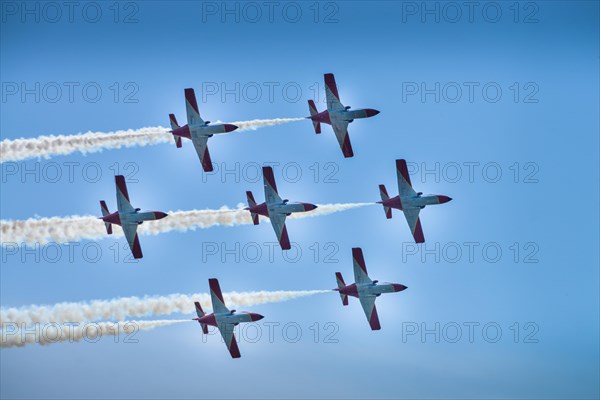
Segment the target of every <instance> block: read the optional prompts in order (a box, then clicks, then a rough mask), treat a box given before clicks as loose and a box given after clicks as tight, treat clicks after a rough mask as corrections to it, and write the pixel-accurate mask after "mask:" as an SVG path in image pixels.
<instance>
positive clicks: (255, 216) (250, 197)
mask: <svg viewBox="0 0 600 400" xmlns="http://www.w3.org/2000/svg"><path fill="white" fill-rule="evenodd" d="M246 198H247V199H248V207H254V206H256V200H254V195H253V194H252V192H251V191H247V192H246ZM250 215H251V216H252V222H253V223H254V225H258V223H259V220H258V214H257V213H253V212H252V211H250Z"/></svg>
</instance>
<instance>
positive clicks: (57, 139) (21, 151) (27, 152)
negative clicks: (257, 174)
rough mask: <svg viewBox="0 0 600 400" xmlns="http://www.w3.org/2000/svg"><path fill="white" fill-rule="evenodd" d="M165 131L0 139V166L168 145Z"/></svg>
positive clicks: (258, 124) (249, 124)
mask: <svg viewBox="0 0 600 400" xmlns="http://www.w3.org/2000/svg"><path fill="white" fill-rule="evenodd" d="M303 119H304V118H274V119H255V120H251V121H237V122H232V124H234V125H237V126H238V127H239V129H237V131H236V132H238V131H245V130H256V129H258V128H262V127H265V126H273V125H280V124H286V123H288V122H293V121H301V120H303ZM169 131H170V129H169V128H163V127H162V126H157V127H149V128H141V129H129V130H124V131H116V132H87V133H79V134H76V135H47V136H38V137H36V138H30V139H25V138H21V139H4V140H3V141H1V142H0V163H2V162H7V161H20V160H27V159H29V158H37V157H43V158H50V157H51V156H55V155H67V154H71V153H74V152H77V151H78V152H80V153H83V154H86V153H94V152H98V151H102V150H105V149H119V148H121V147H133V146H148V145H153V144H159V143H169V142H171V141H172V140H173V136H172V135H171V134H170V133H169Z"/></svg>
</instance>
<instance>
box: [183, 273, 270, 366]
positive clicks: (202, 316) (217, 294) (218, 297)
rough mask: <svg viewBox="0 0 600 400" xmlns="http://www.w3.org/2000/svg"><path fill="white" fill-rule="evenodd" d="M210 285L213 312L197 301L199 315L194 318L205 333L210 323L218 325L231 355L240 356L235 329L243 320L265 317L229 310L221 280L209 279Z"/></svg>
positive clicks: (255, 319)
mask: <svg viewBox="0 0 600 400" xmlns="http://www.w3.org/2000/svg"><path fill="white" fill-rule="evenodd" d="M208 285H209V286H210V298H211V300H212V308H213V312H212V313H211V314H206V313H205V312H204V311H203V310H202V306H200V303H199V302H195V303H194V305H195V306H196V314H197V315H198V317H197V318H194V320H195V321H198V323H199V324H200V326H201V327H202V332H203V333H204V334H208V325H210V326H215V327H217V328H218V329H219V332H221V336H222V337H223V340H224V341H225V345H226V346H227V349H228V350H229V353H230V354H231V357H232V358H240V357H241V354H240V349H239V348H238V345H237V342H236V340H235V335H234V334H233V329H234V328H235V326H236V325H237V324H239V323H241V322H256V321H259V320H261V319H263V318H264V317H263V316H262V315H260V314H256V313H250V312H240V313H236V312H235V310H229V309H228V308H227V307H226V306H225V301H224V300H223V294H222V293H221V287H220V286H219V280H218V279H214V278H212V279H209V280H208Z"/></svg>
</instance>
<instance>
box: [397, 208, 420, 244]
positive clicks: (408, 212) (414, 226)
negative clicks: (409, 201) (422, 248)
mask: <svg viewBox="0 0 600 400" xmlns="http://www.w3.org/2000/svg"><path fill="white" fill-rule="evenodd" d="M402 211H403V212H404V217H406V222H408V226H409V227H410V231H411V232H412V235H413V237H414V238H415V243H424V242H425V236H424V235H423V228H421V220H420V219H419V211H421V209H420V208H407V209H405V210H402Z"/></svg>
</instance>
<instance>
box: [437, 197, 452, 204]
mask: <svg viewBox="0 0 600 400" xmlns="http://www.w3.org/2000/svg"><path fill="white" fill-rule="evenodd" d="M438 199H439V200H440V204H444V203H447V202H449V201H450V200H452V197H448V196H438Z"/></svg>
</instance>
